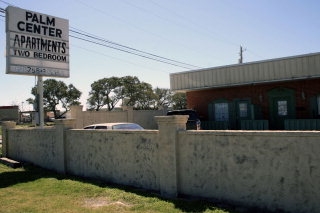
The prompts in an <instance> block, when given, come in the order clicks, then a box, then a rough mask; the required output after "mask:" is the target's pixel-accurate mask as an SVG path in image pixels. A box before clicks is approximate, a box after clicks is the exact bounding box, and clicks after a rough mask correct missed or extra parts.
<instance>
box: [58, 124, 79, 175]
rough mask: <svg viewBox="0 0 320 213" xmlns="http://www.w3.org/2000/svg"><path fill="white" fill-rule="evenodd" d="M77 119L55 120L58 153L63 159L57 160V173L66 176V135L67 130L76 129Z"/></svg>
mask: <svg viewBox="0 0 320 213" xmlns="http://www.w3.org/2000/svg"><path fill="white" fill-rule="evenodd" d="M75 121H76V120H75V119H57V120H55V121H54V122H55V129H56V144H57V153H61V155H60V156H61V157H60V158H57V162H56V171H57V172H60V173H62V174H65V173H66V172H67V171H66V133H65V130H68V129H72V128H74V127H75Z"/></svg>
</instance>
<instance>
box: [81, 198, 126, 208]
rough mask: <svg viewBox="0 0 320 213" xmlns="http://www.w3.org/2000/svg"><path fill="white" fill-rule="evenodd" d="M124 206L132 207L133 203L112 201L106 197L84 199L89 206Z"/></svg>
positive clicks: (85, 204)
mask: <svg viewBox="0 0 320 213" xmlns="http://www.w3.org/2000/svg"><path fill="white" fill-rule="evenodd" d="M111 205H115V206H123V207H130V206H131V205H130V204H128V203H125V202H122V201H111V200H109V199H108V198H105V197H96V198H87V199H85V200H84V206H85V207H87V208H99V207H104V206H111Z"/></svg>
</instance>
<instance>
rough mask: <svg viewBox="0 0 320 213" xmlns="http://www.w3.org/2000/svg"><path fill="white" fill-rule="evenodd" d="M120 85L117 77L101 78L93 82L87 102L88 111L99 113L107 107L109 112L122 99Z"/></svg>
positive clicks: (119, 79)
mask: <svg viewBox="0 0 320 213" xmlns="http://www.w3.org/2000/svg"><path fill="white" fill-rule="evenodd" d="M121 85H122V84H121V78H118V77H111V78H103V79H100V80H98V81H95V82H93V83H92V84H91V91H90V92H89V98H88V100H87V101H88V104H89V109H90V110H96V111H99V109H101V108H102V107H104V106H107V108H108V110H109V111H111V110H112V109H113V108H114V107H115V106H116V104H117V103H118V102H119V101H120V100H121V99H122V91H121Z"/></svg>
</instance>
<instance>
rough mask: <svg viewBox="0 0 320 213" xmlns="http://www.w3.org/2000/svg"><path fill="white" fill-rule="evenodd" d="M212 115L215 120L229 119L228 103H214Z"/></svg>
mask: <svg viewBox="0 0 320 213" xmlns="http://www.w3.org/2000/svg"><path fill="white" fill-rule="evenodd" d="M214 115H215V120H216V121H229V107H228V103H215V104H214Z"/></svg>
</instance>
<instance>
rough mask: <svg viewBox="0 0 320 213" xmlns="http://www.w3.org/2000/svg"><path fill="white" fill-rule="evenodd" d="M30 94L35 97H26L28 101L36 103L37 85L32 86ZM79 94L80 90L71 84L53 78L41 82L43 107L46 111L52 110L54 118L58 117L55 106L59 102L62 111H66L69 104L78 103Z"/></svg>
mask: <svg viewBox="0 0 320 213" xmlns="http://www.w3.org/2000/svg"><path fill="white" fill-rule="evenodd" d="M31 94H33V95H34V96H35V99H31V98H29V99H27V101H28V103H30V104H35V103H37V102H38V101H37V100H38V98H39V97H38V94H37V87H33V88H32V90H31ZM80 96H81V92H80V91H79V90H78V89H77V88H76V87H75V86H74V85H73V84H69V85H66V84H65V83H64V82H63V81H57V80H55V79H47V80H45V81H44V82H43V102H44V103H43V104H44V108H45V110H47V111H52V112H54V115H55V118H58V115H57V106H58V105H59V104H60V105H61V106H62V108H63V109H65V112H64V113H66V112H67V111H68V110H69V107H70V106H71V105H80V102H79V99H80ZM36 108H37V107H36ZM36 110H37V109H36ZM64 113H62V114H61V115H63V114H64ZM61 115H60V116H61Z"/></svg>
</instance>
